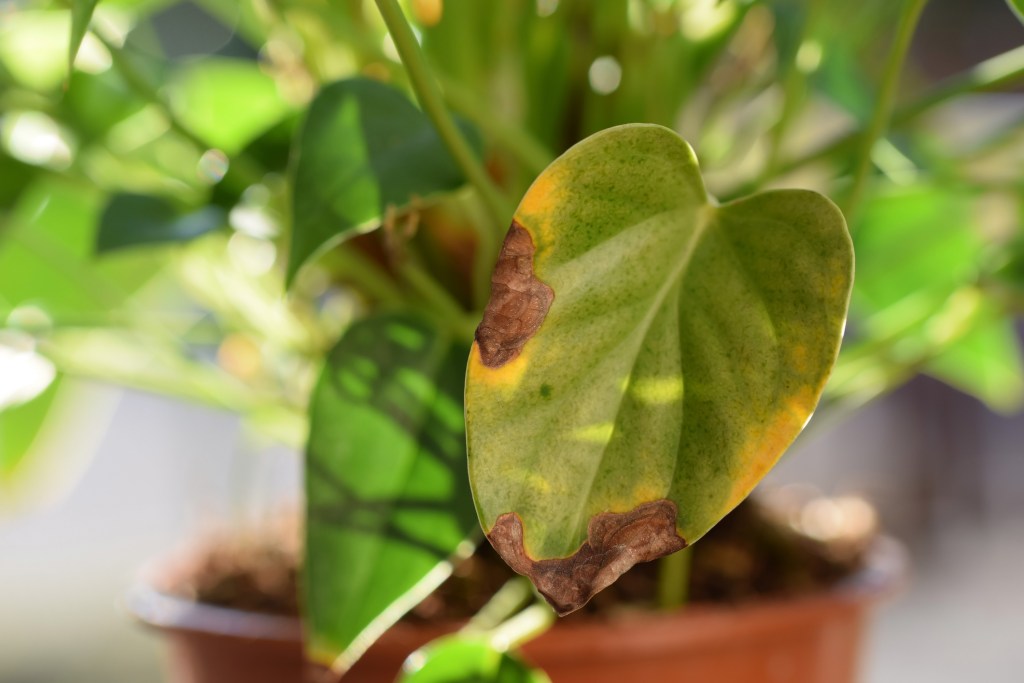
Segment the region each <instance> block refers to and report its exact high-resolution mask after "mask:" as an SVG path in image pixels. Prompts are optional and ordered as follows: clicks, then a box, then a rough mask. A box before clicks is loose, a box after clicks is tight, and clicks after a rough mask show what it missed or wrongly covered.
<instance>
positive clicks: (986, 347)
mask: <svg viewBox="0 0 1024 683" xmlns="http://www.w3.org/2000/svg"><path fill="white" fill-rule="evenodd" d="M925 372H927V373H928V374H930V375H932V376H934V377H936V378H938V379H940V380H942V381H944V382H946V383H947V384H949V385H950V386H953V387H956V388H957V389H959V390H961V391H964V392H966V393H968V394H971V395H972V396H976V397H977V398H979V399H981V400H982V401H983V402H984V403H985V404H986V405H988V406H989V407H990V408H992V409H993V410H996V411H999V412H1003V413H1013V412H1015V411H1017V410H1019V409H1020V408H1021V405H1022V404H1024V364H1022V362H1021V350H1020V344H1019V342H1018V340H1017V332H1016V330H1015V329H1014V326H1013V323H1012V321H1011V320H1009V319H996V320H989V321H988V322H987V324H984V325H980V326H978V327H975V328H974V329H972V330H970V331H969V332H967V333H966V334H965V335H964V336H963V337H961V338H960V339H959V340H957V341H956V342H955V343H953V344H951V345H949V346H947V347H946V348H945V349H944V351H943V352H942V354H941V355H940V356H938V357H937V358H935V359H934V360H932V361H930V362H929V363H928V364H927V365H926V366H925Z"/></svg>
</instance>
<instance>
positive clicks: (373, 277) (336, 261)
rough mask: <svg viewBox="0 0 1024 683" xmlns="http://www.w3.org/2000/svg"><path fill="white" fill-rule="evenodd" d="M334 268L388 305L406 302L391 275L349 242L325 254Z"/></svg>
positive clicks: (368, 294) (357, 286)
mask: <svg viewBox="0 0 1024 683" xmlns="http://www.w3.org/2000/svg"><path fill="white" fill-rule="evenodd" d="M324 256H325V257H327V258H328V259H330V261H331V263H332V266H333V268H332V270H335V271H336V272H337V273H338V274H339V275H340V276H341V277H343V278H345V279H346V280H351V282H352V283H353V284H354V285H355V286H356V289H359V290H361V291H362V292H363V293H364V294H366V295H367V296H369V297H370V298H372V299H376V300H377V301H378V302H379V303H381V304H383V305H386V306H396V305H401V304H403V303H405V301H406V297H405V295H404V294H403V293H402V290H401V288H399V287H398V285H397V284H395V281H394V280H393V279H392V278H391V276H390V275H389V274H388V273H387V271H385V270H384V269H383V268H381V267H380V266H379V265H377V263H376V262H375V261H374V260H373V259H371V258H370V257H368V256H366V255H364V254H361V253H359V252H358V251H357V250H356V249H355V247H353V246H352V245H349V244H341V245H339V246H338V247H336V248H335V249H332V250H331V251H330V252H329V253H328V254H325V255H324Z"/></svg>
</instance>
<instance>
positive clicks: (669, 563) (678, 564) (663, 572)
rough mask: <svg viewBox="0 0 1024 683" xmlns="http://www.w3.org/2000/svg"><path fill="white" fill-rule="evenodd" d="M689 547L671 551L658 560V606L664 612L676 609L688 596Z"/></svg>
mask: <svg viewBox="0 0 1024 683" xmlns="http://www.w3.org/2000/svg"><path fill="white" fill-rule="evenodd" d="M692 559H693V551H692V550H691V549H690V548H688V547H687V548H683V549H682V550H680V551H678V552H675V553H672V554H671V555H669V556H667V557H663V558H661V559H660V560H658V608H659V609H661V610H664V611H666V612H669V611H673V610H677V609H679V608H680V607H682V606H683V605H685V604H686V603H687V601H688V600H689V597H690V564H691V561H692Z"/></svg>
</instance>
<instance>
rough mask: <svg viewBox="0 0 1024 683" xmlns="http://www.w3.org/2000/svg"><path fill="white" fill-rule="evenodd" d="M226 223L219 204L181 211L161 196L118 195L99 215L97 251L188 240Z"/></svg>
mask: <svg viewBox="0 0 1024 683" xmlns="http://www.w3.org/2000/svg"><path fill="white" fill-rule="evenodd" d="M226 224H227V214H226V213H225V212H224V209H222V208H220V207H219V206H212V205H209V206H204V207H201V208H199V209H196V210H194V211H182V210H181V209H179V208H178V207H177V206H176V205H175V204H174V203H173V202H171V201H168V200H167V199H164V198H162V197H154V196H151V195H140V194H116V195H114V196H113V197H111V199H110V202H108V203H107V206H106V208H105V209H104V210H103V215H102V216H101V217H100V223H99V230H98V232H97V234H96V252H97V253H99V254H103V253H106V252H109V251H114V250H115V249H123V248H125V247H135V246H139V245H142V244H160V243H164V242H187V241H188V240H192V239H195V238H196V237H199V236H200V235H205V234H206V233H208V232H211V231H213V230H217V229H218V228H221V227H223V226H224V225H226Z"/></svg>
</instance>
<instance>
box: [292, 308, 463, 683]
mask: <svg viewBox="0 0 1024 683" xmlns="http://www.w3.org/2000/svg"><path fill="white" fill-rule="evenodd" d="M465 354H466V349H465V347H461V346H457V345H453V344H452V343H451V342H450V341H449V340H447V339H446V338H444V337H443V336H442V335H440V334H439V333H438V332H437V330H435V329H434V328H433V327H432V326H430V325H429V324H427V323H426V322H424V321H421V320H420V319H419V318H417V317H412V316H408V315H397V314H391V315H380V316H376V317H370V318H368V319H365V320H362V321H361V322H358V323H356V324H355V325H353V326H352V327H351V328H350V329H349V330H348V331H347V332H346V333H345V335H344V337H343V338H342V339H341V340H340V341H339V342H338V344H337V346H336V347H335V348H334V350H333V351H332V352H331V354H330V356H329V357H328V359H327V363H326V365H325V367H324V370H323V372H322V374H321V376H320V379H319V382H318V384H317V387H316V390H315V392H314V394H313V398H312V403H311V407H310V421H311V422H310V436H309V445H308V450H307V454H306V469H307V475H306V482H307V505H308V522H307V524H308V529H307V534H308V536H307V556H306V570H305V571H306V575H305V584H306V585H305V596H306V616H307V619H308V626H309V650H310V654H311V655H312V657H313V658H314V659H315V660H317V661H319V662H322V663H324V664H326V665H332V666H335V668H337V669H339V670H344V669H345V668H347V667H348V666H349V665H351V663H352V662H354V661H355V659H356V658H358V656H359V655H360V654H362V651H363V650H364V649H365V648H366V647H367V646H368V645H369V644H370V643H372V642H373V640H374V639H375V638H376V637H377V636H379V635H380V633H382V632H383V630H384V629H386V628H387V627H389V626H391V624H392V623H394V622H395V621H396V620H397V619H398V618H399V617H401V616H402V614H404V612H405V611H406V610H408V609H409V608H411V607H412V606H413V605H415V604H416V603H417V602H419V601H420V600H422V599H423V597H424V596H425V595H426V593H427V592H429V591H431V590H433V589H434V588H435V587H436V586H437V585H438V584H439V583H440V582H441V581H442V580H443V579H444V578H445V577H446V576H447V574H448V570H449V567H448V564H447V560H448V558H450V557H451V556H452V555H455V554H461V553H466V552H468V551H469V550H471V549H472V546H471V544H469V543H467V539H468V538H469V537H470V536H471V535H472V533H473V531H474V529H475V527H476V522H475V519H474V517H473V509H472V504H471V503H470V494H469V483H468V481H467V476H466V470H465V431H464V422H463V415H462V387H463V378H464V369H465V367H464V363H465Z"/></svg>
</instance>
